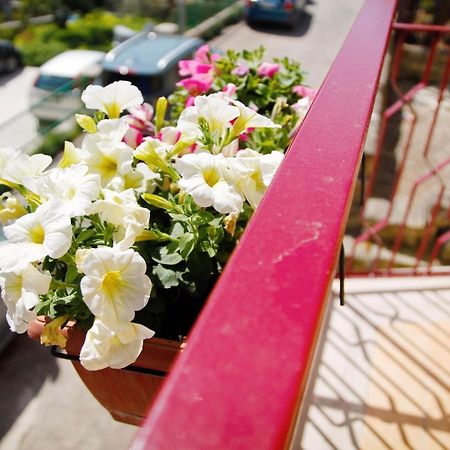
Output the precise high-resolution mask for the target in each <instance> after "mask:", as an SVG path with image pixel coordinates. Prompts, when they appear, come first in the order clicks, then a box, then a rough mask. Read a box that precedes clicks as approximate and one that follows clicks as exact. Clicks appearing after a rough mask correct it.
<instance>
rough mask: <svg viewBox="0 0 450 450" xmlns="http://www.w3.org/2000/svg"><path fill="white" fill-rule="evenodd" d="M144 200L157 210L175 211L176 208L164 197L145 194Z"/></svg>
mask: <svg viewBox="0 0 450 450" xmlns="http://www.w3.org/2000/svg"><path fill="white" fill-rule="evenodd" d="M142 198H143V199H144V200H145V201H146V202H147V203H148V204H150V205H152V206H156V207H157V208H162V209H166V210H167V211H172V210H173V209H175V206H176V205H174V204H173V203H172V202H170V201H169V200H166V199H165V198H164V197H160V196H159V195H155V194H143V195H142Z"/></svg>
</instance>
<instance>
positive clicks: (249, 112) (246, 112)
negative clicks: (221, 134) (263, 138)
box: [231, 100, 281, 136]
mask: <svg viewBox="0 0 450 450" xmlns="http://www.w3.org/2000/svg"><path fill="white" fill-rule="evenodd" d="M231 102H232V104H233V105H234V106H236V107H237V108H238V109H239V117H238V118H237V119H236V121H235V122H234V124H233V130H232V132H233V135H234V136H239V135H240V134H241V133H243V132H244V131H245V130H247V129H248V128H280V127H281V125H277V124H275V123H274V122H272V120H270V119H269V118H268V117H265V116H263V115H261V114H258V113H257V112H256V111H255V110H254V109H252V108H249V107H248V106H245V105H244V104H243V103H241V102H240V101H238V100H231Z"/></svg>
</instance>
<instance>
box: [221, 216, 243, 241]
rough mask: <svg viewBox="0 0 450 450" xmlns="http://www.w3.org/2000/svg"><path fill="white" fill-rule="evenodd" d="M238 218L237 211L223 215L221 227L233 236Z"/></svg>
mask: <svg viewBox="0 0 450 450" xmlns="http://www.w3.org/2000/svg"><path fill="white" fill-rule="evenodd" d="M238 218H239V213H238V212H232V213H230V214H228V216H226V217H225V219H224V220H223V225H224V226H223V227H224V229H225V231H226V232H227V233H228V234H230V235H231V236H234V232H235V231H236V223H237V220H238Z"/></svg>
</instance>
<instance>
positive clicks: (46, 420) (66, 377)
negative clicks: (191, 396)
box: [0, 335, 137, 450]
mask: <svg viewBox="0 0 450 450" xmlns="http://www.w3.org/2000/svg"><path fill="white" fill-rule="evenodd" d="M0 397H1V399H2V401H1V403H0V450H30V449H33V450H79V449H89V450H110V449H114V450H122V449H123V450H124V449H127V448H128V447H129V444H130V442H131V440H132V439H133V436H134V433H135V432H136V431H137V428H136V427H133V426H131V425H125V424H121V423H119V422H115V421H114V420H113V419H112V418H111V417H110V415H109V413H107V412H106V411H105V410H104V409H103V408H102V407H101V406H100V404H98V403H97V401H96V400H95V399H94V398H93V397H92V396H91V394H90V393H89V391H88V390H87V389H86V387H85V386H84V384H83V383H82V382H81V380H80V379H79V378H78V375H77V374H76V372H75V370H74V369H73V367H72V364H71V363H70V362H69V361H63V360H59V359H55V358H54V357H53V356H51V355H50V351H49V349H48V348H45V347H42V346H41V345H39V344H38V343H36V342H33V341H31V340H30V339H29V338H28V336H26V335H20V336H17V337H15V338H14V340H13V341H12V342H11V344H10V345H9V347H8V348H7V349H6V350H5V351H4V352H3V354H1V355H0Z"/></svg>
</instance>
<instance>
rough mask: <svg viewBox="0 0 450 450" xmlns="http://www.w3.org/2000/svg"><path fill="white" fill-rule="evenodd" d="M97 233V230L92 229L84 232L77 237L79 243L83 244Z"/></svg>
mask: <svg viewBox="0 0 450 450" xmlns="http://www.w3.org/2000/svg"><path fill="white" fill-rule="evenodd" d="M94 233H95V230H94V229H92V228H88V229H86V230H83V231H82V232H81V233H80V234H79V235H78V237H77V242H78V243H79V242H83V241H86V240H87V239H89V238H90V237H92V236H93V235H94Z"/></svg>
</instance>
